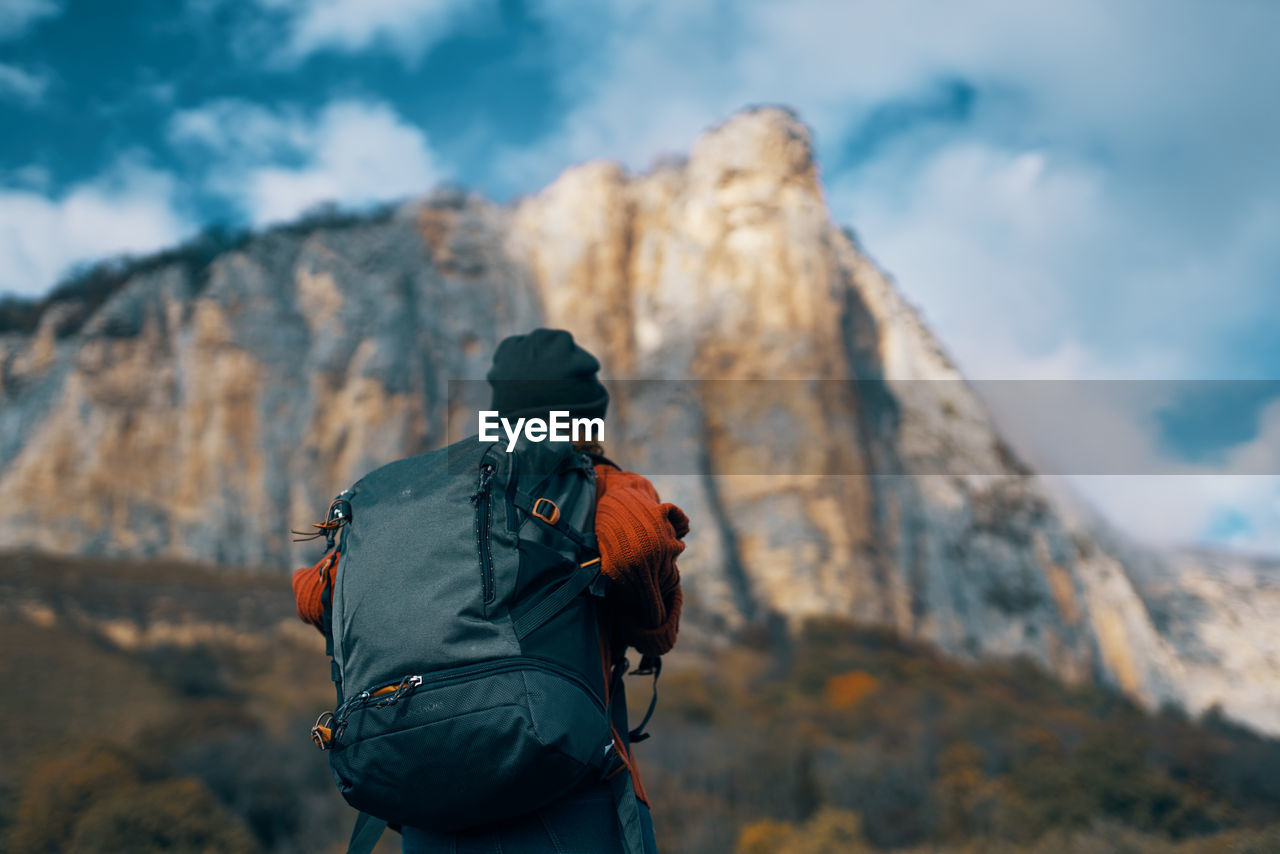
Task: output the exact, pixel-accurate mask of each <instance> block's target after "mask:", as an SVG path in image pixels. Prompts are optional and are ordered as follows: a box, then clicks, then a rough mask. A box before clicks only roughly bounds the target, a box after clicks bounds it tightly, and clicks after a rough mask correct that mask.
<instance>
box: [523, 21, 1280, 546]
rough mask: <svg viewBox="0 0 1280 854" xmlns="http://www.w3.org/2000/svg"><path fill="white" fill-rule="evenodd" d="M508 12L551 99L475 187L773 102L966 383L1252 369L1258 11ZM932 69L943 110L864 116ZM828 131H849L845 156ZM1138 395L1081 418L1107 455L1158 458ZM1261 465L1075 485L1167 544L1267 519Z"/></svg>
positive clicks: (689, 133)
mask: <svg viewBox="0 0 1280 854" xmlns="http://www.w3.org/2000/svg"><path fill="white" fill-rule="evenodd" d="M534 8H535V10H536V12H537V14H540V15H541V16H542V17H543V18H544V23H545V24H546V31H547V33H548V34H549V36H550V43H549V44H548V48H547V49H548V52H549V55H550V56H552V57H554V58H555V59H556V61H557V62H558V63H559V65H560V68H561V89H562V95H563V97H565V98H566V99H567V100H568V101H569V102H570V103H571V104H572V105H573V106H572V107H571V108H570V109H569V110H568V111H567V113H566V114H565V116H564V117H563V119H562V121H561V122H560V124H559V127H558V128H557V130H555V131H554V132H552V133H551V134H549V135H548V136H547V137H545V138H544V139H542V140H540V141H539V142H537V143H536V144H534V145H533V146H525V147H520V148H513V149H512V150H511V151H510V152H508V156H507V158H506V159H505V161H504V162H502V163H501V164H500V177H501V178H502V179H503V180H505V182H506V183H507V184H509V185H511V186H512V187H514V188H517V189H526V188H524V187H521V186H520V184H521V182H522V181H523V182H529V176H534V181H535V182H538V181H545V180H550V179H551V178H553V177H554V176H555V174H556V173H557V172H559V171H560V170H561V169H563V168H565V167H567V166H569V165H571V164H572V163H575V162H578V161H581V160H584V159H588V158H597V157H610V158H614V159H619V160H621V161H622V162H623V163H624V164H626V165H627V166H629V167H631V168H645V167H646V166H647V165H648V164H649V162H650V161H651V160H652V158H653V157H655V156H656V155H657V154H659V153H660V152H662V151H666V150H676V151H684V150H687V149H688V147H689V144H690V143H691V141H692V140H693V138H694V137H695V136H696V134H697V133H698V132H700V131H701V130H702V129H703V128H704V127H705V126H707V125H708V124H710V123H711V122H713V121H716V120H718V119H720V118H722V117H724V116H727V115H729V114H730V113H732V112H734V111H736V110H739V109H741V108H743V107H744V106H747V105H750V104H755V103H762V102H763V103H769V102H774V103H783V104H787V105H789V106H792V107H794V108H795V109H796V110H797V112H798V113H799V115H800V116H801V118H802V119H804V120H805V121H806V122H807V123H808V124H809V125H810V126H811V127H812V128H813V129H814V131H815V138H816V140H817V143H818V147H819V150H820V152H821V153H823V154H825V155H827V162H824V163H822V164H821V165H822V167H823V171H824V178H825V180H826V182H827V186H828V190H829V199H828V201H829V204H830V207H831V209H832V212H833V214H834V216H835V217H836V219H837V220H839V221H841V222H843V223H847V224H849V225H852V226H853V227H854V228H856V230H857V231H858V233H859V236H860V238H861V242H862V243H863V244H864V245H865V246H866V248H867V250H868V251H869V252H870V253H871V254H872V255H873V256H874V257H875V258H876V259H877V261H879V262H880V263H881V265H882V266H884V267H885V268H886V269H887V270H889V271H890V272H891V273H892V274H893V275H894V278H895V279H896V280H897V281H898V283H899V284H900V286H901V288H902V289H903V291H904V292H905V293H906V295H907V296H908V297H909V298H910V299H911V301H912V302H914V303H916V304H918V305H920V306H921V307H922V310H923V313H924V315H925V317H926V319H927V320H928V322H929V323H930V325H931V326H932V327H933V328H934V330H935V331H936V332H937V333H938V334H939V337H940V338H941V340H942V342H943V343H944V345H945V346H946V348H947V349H948V350H949V351H950V352H951V353H953V354H954V355H955V356H956V358H957V360H958V361H959V363H960V364H961V366H962V367H963V368H964V369H965V370H966V371H967V372H968V373H969V374H970V375H973V376H977V377H986V378H998V377H1003V378H1036V377H1039V378H1048V377H1054V378H1065V379H1079V378H1142V379H1155V378H1204V377H1212V378H1224V377H1231V376H1240V375H1259V374H1260V373H1262V374H1263V375H1266V374H1270V375H1272V376H1274V366H1266V365H1261V364H1259V363H1258V362H1257V360H1256V359H1257V357H1254V359H1255V361H1253V362H1246V361H1242V360H1243V359H1244V358H1245V357H1244V356H1242V355H1240V354H1239V353H1237V352H1236V351H1235V350H1234V349H1233V348H1234V346H1235V345H1234V340H1235V339H1236V337H1237V336H1238V334H1239V330H1241V329H1245V328H1248V327H1249V325H1250V324H1256V322H1257V318H1258V317H1260V316H1267V315H1268V314H1272V315H1276V316H1280V292H1277V291H1276V290H1275V287H1274V281H1275V275H1276V270H1277V265H1278V264H1280V254H1278V252H1277V248H1276V243H1275V240H1274V235H1275V234H1276V233H1277V228H1278V227H1280V171H1277V170H1276V169H1275V167H1274V160H1275V155H1274V152H1275V151H1276V150H1277V147H1280V113H1277V111H1276V110H1275V109H1274V108H1273V101H1274V81H1275V80H1277V79H1280V52H1277V51H1276V50H1275V49H1274V33H1275V32H1276V31H1277V30H1278V29H1280V4H1274V3H1265V2H1243V3H1234V4H1225V5H1224V4H1217V5H1206V4H1202V3H1197V2H1194V0H1173V1H1172V2H1166V1H1165V0H1140V2H1134V3H1127V4H1114V3H1108V2H1105V0H1084V2H1078V3H1067V4H1061V3H1060V4H1049V3H1030V4H1028V3H1021V2H1016V0H975V2H970V3H965V4H939V3H935V2H929V0H901V2H896V3H874V2H870V0H854V2H847V3H830V2H825V0H793V2H786V3H783V2H772V0H744V2H741V3H736V4H733V5H725V4H721V3H715V2H712V0H691V2H688V3H683V4H661V5H657V6H655V5H654V4H644V3H636V2H629V3H617V4H595V5H591V6H590V7H587V6H585V5H584V4H580V3H575V2H571V0H545V2H542V3H540V4H538V5H537V6H535V7H534ZM954 80H962V81H964V82H965V83H967V84H968V85H970V86H972V87H974V89H975V91H976V92H977V97H976V100H975V101H974V102H973V106H972V112H971V114H970V115H968V116H967V117H965V118H964V120H962V121H952V122H947V121H933V122H929V121H920V122H915V123H899V124H898V125H897V126H893V125H892V123H890V126H888V127H885V126H883V125H882V126H879V128H878V131H877V127H876V126H874V125H869V124H868V121H869V119H870V118H871V117H873V116H876V115H878V113H877V110H883V108H885V107H886V106H889V107H892V106H893V105H901V104H904V103H917V102H919V101H921V100H922V99H923V98H927V97H928V96H929V94H930V93H934V92H936V91H938V88H939V86H940V85H941V84H943V83H945V82H946V81H954ZM879 115H883V113H880V114H879ZM872 132H878V133H879V134H880V135H879V136H878V137H875V138H870V139H869V140H868V137H867V135H868V134H869V133H872ZM851 139H860V140H862V141H863V142H864V143H868V144H865V145H863V146H861V147H860V148H861V159H860V160H858V161H853V162H845V160H844V157H845V151H844V147H843V143H844V142H845V141H846V140H851ZM1154 405H1156V404H1155V403H1154V402H1153V401H1129V402H1128V404H1127V405H1125V406H1113V407H1112V408H1111V409H1110V410H1109V411H1100V412H1099V413H1098V418H1099V419H1101V420H1099V421H1098V424H1099V427H1100V429H1105V430H1106V431H1107V433H1108V438H1109V440H1110V441H1113V442H1115V443H1116V447H1117V448H1123V449H1124V451H1123V453H1127V454H1131V455H1137V456H1134V457H1131V459H1144V458H1149V463H1150V468H1151V469H1152V470H1154V469H1159V470H1164V471H1172V470H1174V469H1175V468H1177V463H1176V461H1175V460H1172V459H1166V458H1163V457H1161V456H1160V452H1159V450H1158V447H1157V444H1158V443H1157V440H1156V432H1155V428H1154V427H1153V425H1152V424H1151V423H1150V420H1149V416H1150V412H1151V409H1150V408H1151V407H1152V406H1154ZM1028 438H1032V439H1034V438H1037V437H1036V436H1034V435H1033V436H1029V437H1028ZM1039 438H1040V440H1041V441H1044V437H1043V435H1042V436H1040V437H1039ZM1271 438H1280V436H1276V437H1271ZM1260 441H1261V440H1260ZM1228 475H1230V476H1228ZM1265 480H1266V479H1265V478H1262V477H1259V476H1243V475H1239V474H1234V475H1232V474H1231V473H1230V472H1225V473H1224V472H1223V471H1220V470H1219V471H1217V472H1216V473H1215V474H1206V473H1204V472H1203V470H1197V469H1195V467H1190V470H1189V471H1188V473H1186V474H1183V475H1179V476H1173V475H1163V476H1138V475H1134V476H1126V477H1123V478H1119V477H1117V476H1110V478H1109V479H1108V478H1104V477H1092V478H1087V479H1083V480H1080V481H1079V482H1078V483H1077V486H1078V487H1079V488H1080V489H1082V490H1083V491H1084V492H1085V493H1086V494H1087V497H1088V498H1089V499H1090V500H1092V501H1093V502H1094V503H1096V504H1097V505H1099V506H1100V507H1102V508H1103V509H1105V510H1106V511H1107V512H1108V513H1110V514H1111V515H1112V517H1113V518H1114V519H1115V520H1116V521H1117V522H1119V523H1120V524H1121V525H1122V526H1123V527H1127V528H1129V529H1131V530H1134V531H1135V532H1137V533H1139V534H1140V535H1141V536H1143V537H1144V538H1147V539H1154V540H1160V541H1166V542H1168V541H1173V540H1178V539H1183V540H1185V539H1188V538H1194V537H1196V536H1201V535H1203V533H1204V532H1205V531H1206V530H1207V529H1208V528H1209V527H1210V523H1211V522H1212V520H1213V519H1215V518H1218V517H1220V516H1221V515H1222V514H1224V513H1229V512H1236V513H1240V514H1242V515H1244V516H1248V517H1250V518H1252V517H1251V515H1250V514H1253V513H1254V512H1255V511H1257V512H1260V513H1265V512H1271V513H1272V515H1273V517H1274V514H1275V502H1276V495H1277V489H1276V484H1275V483H1274V482H1273V483H1271V484H1265V483H1264V481H1265ZM1175 484H1176V486H1175ZM1266 507H1270V508H1271V510H1270V511H1265V510H1259V509H1258V508H1266ZM1255 521H1257V522H1259V523H1260V522H1261V521H1263V520H1261V519H1258V520H1255ZM1273 522H1274V518H1273ZM1251 527H1253V528H1255V530H1257V531H1261V530H1264V529H1263V528H1262V527H1260V526H1259V525H1251ZM1276 529H1277V528H1276V526H1275V525H1274V524H1273V525H1272V526H1271V530H1276ZM1257 541H1258V542H1261V540H1257Z"/></svg>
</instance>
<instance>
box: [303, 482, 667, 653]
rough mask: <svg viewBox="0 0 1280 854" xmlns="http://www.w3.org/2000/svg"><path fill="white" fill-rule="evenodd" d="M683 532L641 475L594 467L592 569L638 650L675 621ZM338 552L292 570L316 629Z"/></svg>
mask: <svg viewBox="0 0 1280 854" xmlns="http://www.w3.org/2000/svg"><path fill="white" fill-rule="evenodd" d="M687 533H689V518H688V517H687V516H685V514H684V511H682V510H681V509H680V508H679V507H677V506H676V505H674V504H670V503H663V502H662V500H661V499H660V498H659V497H658V492H657V490H655V489H654V488H653V484H651V483H650V482H649V481H648V480H646V479H645V478H644V477H642V476H641V475H638V474H635V473H633V472H626V471H619V470H618V469H615V468H613V467H612V466H606V465H599V466H596V539H597V540H598V541H599V546H600V569H601V571H602V572H603V573H604V574H605V576H607V577H608V579H609V580H610V582H612V583H611V584H610V585H609V589H608V597H607V600H606V601H607V602H608V604H609V616H610V621H611V623H612V636H613V638H614V639H615V640H616V641H618V642H620V643H621V644H624V645H626V646H632V647H635V649H636V650H637V651H638V652H639V653H640V654H641V655H663V654H664V653H666V652H667V651H668V650H670V649H671V647H672V646H674V645H675V642H676V633H677V632H678V630H679V627H680V607H681V605H682V604H683V601H684V598H683V594H682V593H681V590H680V570H679V569H678V568H677V567H676V557H677V556H678V555H679V554H680V553H681V552H683V551H684V543H683V542H681V539H682V538H683V537H684V536H685V535H686V534H687ZM337 567H338V555H337V554H336V553H333V552H331V553H329V554H327V555H325V556H324V557H323V558H321V559H320V560H319V562H317V563H316V564H315V565H314V566H309V567H304V568H303V569H299V570H297V571H296V572H294V574H293V595H294V598H295V599H296V600H297V604H298V617H299V618H300V619H302V620H303V621H304V622H306V623H310V624H311V625H313V626H315V627H316V628H317V629H319V628H320V627H321V621H322V619H323V613H324V605H323V603H322V601H321V597H322V595H323V593H324V591H325V588H326V587H327V586H329V585H331V584H332V583H333V577H334V575H335V573H336V572H337Z"/></svg>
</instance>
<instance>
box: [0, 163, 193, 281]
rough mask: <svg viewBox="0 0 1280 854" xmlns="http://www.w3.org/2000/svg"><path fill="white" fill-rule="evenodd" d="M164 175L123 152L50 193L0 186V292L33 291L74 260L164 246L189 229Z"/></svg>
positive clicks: (180, 236)
mask: <svg viewBox="0 0 1280 854" xmlns="http://www.w3.org/2000/svg"><path fill="white" fill-rule="evenodd" d="M189 230H190V229H189V226H188V224H187V223H185V222H184V221H183V220H182V219H181V218H180V217H179V216H178V214H177V213H175V185H174V181H173V178H172V176H170V175H168V174H166V173H163V172H158V171H155V170H153V169H150V168H148V167H146V166H143V165H141V164H140V163H139V162H138V161H137V160H136V159H134V158H125V159H123V160H122V161H121V162H119V163H118V164H116V166H114V167H113V168H112V169H111V170H109V171H108V172H107V173H105V174H103V175H101V176H99V177H98V178H95V179H93V180H91V181H88V182H85V183H82V184H78V185H76V186H73V187H71V188H69V189H68V190H67V191H66V192H65V193H63V194H61V195H60V196H58V197H56V198H50V197H49V196H46V195H43V194H41V193H37V192H33V191H31V190H25V189H2V190H0V292H5V291H9V292H13V293H17V294H23V295H28V296H35V295H38V294H40V293H43V292H44V291H46V290H47V289H48V288H49V286H50V285H52V284H53V283H54V282H55V281H56V280H57V279H58V278H59V277H60V276H62V275H64V274H65V273H66V272H67V271H68V270H69V269H70V268H71V267H73V266H74V265H76V264H79V263H82V262H86V261H93V260H97V259H99V258H102V257H104V256H109V255H117V254H122V253H142V252H151V251H154V250H157V249H162V248H164V247H166V246H170V245H172V244H174V243H176V242H177V241H178V240H179V239H181V238H182V237H183V236H184V234H185V233H187V232H188V231H189Z"/></svg>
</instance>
